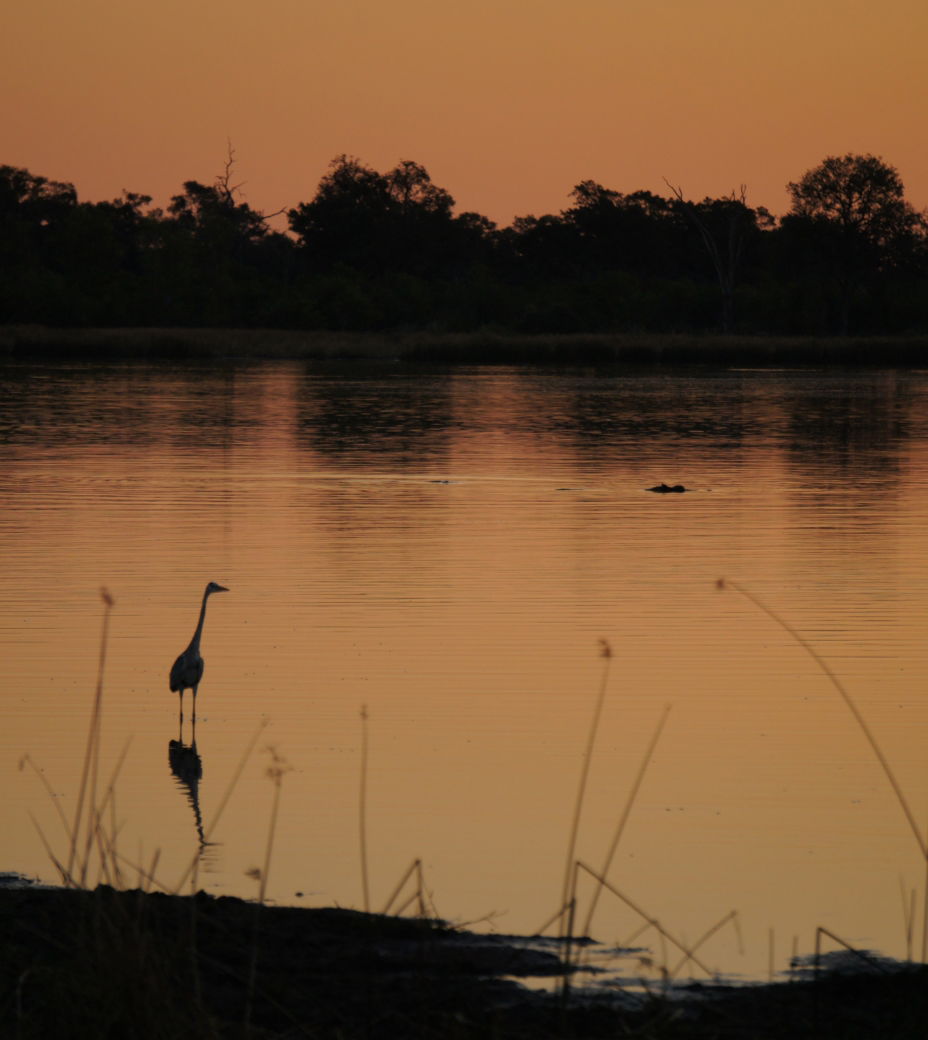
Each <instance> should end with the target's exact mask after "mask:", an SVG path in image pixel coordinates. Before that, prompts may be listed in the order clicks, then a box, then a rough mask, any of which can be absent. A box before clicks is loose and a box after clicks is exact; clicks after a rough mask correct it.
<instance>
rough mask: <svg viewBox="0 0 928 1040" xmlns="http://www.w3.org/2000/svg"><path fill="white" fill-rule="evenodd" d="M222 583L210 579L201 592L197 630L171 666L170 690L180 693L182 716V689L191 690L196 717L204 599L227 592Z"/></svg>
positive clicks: (201, 667) (204, 610)
mask: <svg viewBox="0 0 928 1040" xmlns="http://www.w3.org/2000/svg"><path fill="white" fill-rule="evenodd" d="M228 591H229V590H228V589H227V588H226V587H225V586H224V585H217V584H216V582H214V581H211V582H210V583H209V585H207V586H206V591H205V592H204V593H203V603H202V605H201V606H200V620H199V621H198V622H197V630H196V632H194V633H193V639H191V640H190V645H189V646H188V647H187V649H186V650H185V651H184V652H183V653H182V654H181V655H180V656H179V657H178V658H177V660H176V661H175V662H174V665H173V667H172V668H171V679H170V685H171V692H172V693H178V694H180V717H181V721H183V718H184V690H193V717H194V719H196V717H197V687H198V686H199V685H200V680H201V679H202V678H203V658H202V657H201V656H200V637H201V636H202V635H203V621H204V619H205V618H206V601H207V600H208V599H209V598H210V596H212V594H213V593H214V592H228Z"/></svg>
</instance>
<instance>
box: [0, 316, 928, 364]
mask: <svg viewBox="0 0 928 1040" xmlns="http://www.w3.org/2000/svg"><path fill="white" fill-rule="evenodd" d="M3 358H6V359H8V360H13V361H26V362H28V361H34V360H46V359H48V360H65V361H75V362H77V361H101V360H112V361H135V360H138V361H176V362H182V361H211V362H227V361H241V362H258V361H264V360H314V361H371V362H373V361H399V362H407V363H421V364H548V365H555V364H560V365H570V364H583V365H591V364H592V365H711V366H716V367H730V366H748V367H778V366H784V365H788V366H812V367H822V366H867V367H884V368H893V367H903V368H921V367H925V368H928V337H925V336H912V337H893V336H858V337H844V338H842V337H833V338H826V337H785V336H738V335H730V336H721V335H687V334H667V335H664V334H656V333H654V334H648V333H642V334H633V333H622V334H620V333H615V334H612V333H583V334H576V335H571V334H566V333H564V334H551V335H541V334H538V335H522V334H518V333H507V332H497V331H492V330H487V331H481V332H466V333H463V332H462V333H453V332H435V333H429V332H383V333H375V332H326V331H300V330H288V329H207V328H101V329H73V328H52V327H48V326H37V325H21V326H4V327H0V359H3Z"/></svg>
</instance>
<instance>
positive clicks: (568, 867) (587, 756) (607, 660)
mask: <svg viewBox="0 0 928 1040" xmlns="http://www.w3.org/2000/svg"><path fill="white" fill-rule="evenodd" d="M599 645H600V657H602V658H603V661H604V663H603V671H602V678H601V679H600V683H599V694H598V695H597V698H596V706H595V708H594V709H593V718H592V720H591V722H590V732H589V735H588V736H587V741H586V750H585V751H584V753H583V767H582V768H581V770H580V782H579V784H578V786H577V798H576V801H575V802H574V814H573V819H572V821H571V826H570V838H569V839H568V842H567V861H566V863H565V866H564V885H563V887H562V889H561V904H560V905H561V907H562V908H566V907H567V905H568V902H569V901H570V898H571V877H572V876H573V873H574V860H575V856H574V853H575V851H576V848H577V833H578V831H579V829H580V815H581V813H582V811H583V799H584V797H585V795H586V785H587V780H588V778H589V775H590V763H591V761H592V759H593V747H594V745H595V744H596V733H597V731H598V729H599V718H600V716H601V715H602V711H603V703H604V701H605V699H606V688H607V686H608V684H609V671H610V667H611V665H612V647H611V646H610V645H609V643H608V642H607V641H606V640H605V639H601V640H600V641H599ZM561 913H563V909H562V911H561ZM562 921H563V918H562ZM562 934H563V933H562Z"/></svg>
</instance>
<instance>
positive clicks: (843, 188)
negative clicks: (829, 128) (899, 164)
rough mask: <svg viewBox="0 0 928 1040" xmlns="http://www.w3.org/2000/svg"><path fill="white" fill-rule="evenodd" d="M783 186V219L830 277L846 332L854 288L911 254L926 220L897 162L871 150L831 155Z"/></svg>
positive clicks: (921, 235)
mask: <svg viewBox="0 0 928 1040" xmlns="http://www.w3.org/2000/svg"><path fill="white" fill-rule="evenodd" d="M787 189H788V191H789V193H790V196H791V197H792V209H791V210H790V213H789V214H788V216H787V218H786V221H785V223H786V224H787V227H788V228H789V229H790V230H791V231H792V232H793V233H794V234H795V235H796V237H797V238H798V239H800V241H801V242H802V244H803V245H805V246H806V248H809V249H811V251H812V252H813V253H814V254H815V256H816V258H817V259H818V261H819V262H820V263H821V265H822V267H823V269H824V270H825V271H826V272H827V273H828V274H829V275H830V276H831V277H832V278H833V279H834V282H835V284H836V286H837V290H838V301H839V326H840V331H841V332H842V333H843V334H846V333H847V332H848V330H849V327H850V310H851V304H852V302H853V300H854V297H855V295H856V293H857V292H858V290H859V289H860V288H861V287H862V286H863V285H864V284H866V283H868V282H869V281H871V280H872V279H873V277H874V276H875V275H877V274H879V273H880V272H883V271H886V270H887V269H889V268H891V267H893V266H895V265H898V264H901V263H903V262H904V261H905V260H906V259H907V258H909V257H910V256H911V254H912V252H913V250H914V249H915V248H917V245H918V243H919V240H920V239H922V238H923V237H924V234H925V230H926V225H925V221H924V219H923V218H922V217H921V216H919V214H918V213H916V212H915V210H914V209H913V208H912V206H911V205H910V204H909V203H908V202H906V200H905V191H904V188H903V184H902V179H901V178H900V176H899V173H898V171H897V170H896V169H895V167H893V166H890V165H889V164H888V163H885V162H884V161H883V160H882V159H881V158H879V157H877V156H873V155H854V154H852V153H848V154H847V155H844V156H840V157H838V156H829V157H828V158H826V159H824V160H823V161H822V162H821V163H820V164H819V165H818V166H816V167H815V168H814V169H812V170H808V171H807V172H806V173H805V174H804V175H803V176H802V178H801V179H800V180H799V181H791V182H790V183H789V184H788V185H787ZM790 221H791V222H792V227H791V228H790V224H789V222H790Z"/></svg>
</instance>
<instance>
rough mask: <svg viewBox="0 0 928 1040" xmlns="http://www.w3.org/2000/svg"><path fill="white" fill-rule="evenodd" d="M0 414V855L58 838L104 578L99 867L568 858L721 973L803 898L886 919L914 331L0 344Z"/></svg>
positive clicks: (494, 881) (923, 795)
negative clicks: (609, 351)
mask: <svg viewBox="0 0 928 1040" xmlns="http://www.w3.org/2000/svg"><path fill="white" fill-rule="evenodd" d="M0 437H2V459H3V463H2V467H0V507H2V508H0V558H2V567H0V647H2V656H3V661H4V680H3V694H2V701H0V713H2V731H0V752H2V757H0V783H2V785H3V790H4V792H5V796H4V798H3V800H2V803H0V835H2V838H0V842H2V853H3V856H2V862H0V867H2V868H3V869H7V870H15V871H20V872H22V873H25V874H28V875H31V876H37V877H40V878H42V879H45V880H48V881H54V880H56V879H57V873H56V870H55V867H54V864H53V861H52V856H53V855H54V856H57V857H58V858H59V859H65V860H66V859H67V856H68V840H67V837H66V834H65V830H64V826H63V824H62V822H61V820H60V819H59V815H58V813H57V809H58V808H60V809H61V810H62V813H63V816H64V818H65V819H66V820H68V821H73V819H74V814H75V811H76V808H77V801H78V791H79V789H80V782H81V774H82V767H83V762H84V753H85V745H86V739H87V733H88V726H89V717H90V709H91V705H92V701H93V695H94V690H95V687H96V682H97V671H98V663H99V657H100V643H101V632H102V625H103V615H104V604H103V601H102V599H101V597H100V592H99V589H100V587H101V586H105V587H106V588H107V589H108V590H109V592H110V594H111V595H112V597H113V599H114V600H115V606H114V607H113V610H112V613H111V615H110V619H109V631H108V641H107V650H106V660H105V672H104V682H103V722H102V742H101V750H100V759H99V779H98V781H97V783H98V789H100V790H102V789H103V788H104V787H105V785H106V784H108V783H109V778H110V776H111V775H112V774H113V772H114V770H116V768H117V763H118V762H119V760H120V756H121V755H122V754H123V753H124V752H125V757H124V758H123V759H122V762H121V765H119V767H118V773H117V775H116V780H115V783H114V785H113V790H114V792H115V795H114V798H113V799H112V801H111V803H110V804H109V805H108V808H107V814H106V815H107V824H106V826H107V828H109V831H108V832H109V833H111V834H115V835H116V837H115V839H114V845H115V847H116V850H117V854H118V856H119V857H120V859H119V862H120V863H121V864H122V868H123V870H124V877H123V881H124V882H125V883H127V884H132V885H134V884H136V883H138V877H139V869H140V867H141V866H142V865H144V869H145V871H146V872H148V873H150V874H152V875H154V878H155V881H154V884H157V885H161V886H163V887H165V888H167V889H169V890H170V889H173V888H175V887H176V886H177V885H178V884H180V885H182V886H183V887H184V890H187V889H188V888H189V880H187V879H186V876H187V868H188V866H189V865H190V864H191V862H192V861H193V860H196V863H197V871H198V873H197V882H196V883H197V884H198V885H199V886H200V887H203V888H204V889H206V890H207V891H209V892H213V893H215V894H224V893H229V894H236V895H241V896H245V897H254V896H257V894H258V892H259V884H260V882H259V881H258V880H256V878H255V872H256V870H260V871H263V872H264V874H265V876H264V883H265V885H266V895H267V897H268V898H269V899H272V900H274V901H277V902H279V903H290V904H297V905H340V906H355V907H361V908H363V907H365V906H369V907H370V908H372V909H376V910H379V909H383V908H384V907H385V906H386V905H387V904H388V902H389V901H390V899H391V895H392V893H393V891H394V889H395V888H396V887H397V885H398V884H399V882H400V881H401V880H402V879H403V877H404V875H405V874H406V873H407V871H408V869H409V868H410V867H411V865H412V864H413V863H414V862H415V861H417V860H419V861H421V877H422V882H423V888H424V894H425V898H426V900H427V903H428V906H429V908H430V910H431V911H432V912H435V913H437V914H439V915H441V916H443V917H445V918H446V919H449V920H451V921H454V922H459V923H462V924H467V925H469V926H473V927H476V928H477V929H490V930H496V931H499V932H503V933H519V934H527V933H531V932H534V931H535V930H537V929H539V928H541V927H542V926H543V925H545V923H546V922H547V921H548V920H549V919H550V918H551V917H552V915H554V914H556V912H557V910H558V907H559V905H560V903H561V899H562V895H563V891H564V877H565V868H566V865H567V862H568V859H569V860H571V861H573V860H574V859H579V860H581V861H583V862H584V863H585V864H587V865H588V866H589V867H591V868H592V869H593V870H594V871H596V872H604V873H605V874H606V876H607V879H608V881H609V886H610V887H609V889H607V890H606V891H605V892H604V893H603V894H602V895H601V897H600V898H599V900H598V903H597V905H596V912H595V916H594V918H593V920H592V922H591V923H590V931H591V933H592V934H593V935H594V936H595V937H596V938H597V939H599V940H601V941H603V942H604V943H606V944H621V943H626V942H628V941H629V940H632V941H633V942H634V943H635V944H636V945H641V946H645V947H647V948H648V949H649V951H650V957H651V959H652V961H653V963H654V964H655V965H656V966H657V967H658V968H659V967H660V965H661V964H668V965H673V964H674V963H676V961H677V959H678V955H677V952H676V950H675V949H673V948H672V946H671V945H669V943H668V940H666V939H662V938H661V937H660V936H659V934H658V932H657V931H656V929H655V928H654V927H653V926H652V927H650V928H646V929H645V931H644V932H643V934H641V935H639V936H637V937H635V934H636V932H637V930H638V929H639V927H640V926H641V925H642V923H643V921H644V918H651V919H655V920H658V921H659V922H660V924H661V925H662V926H663V927H664V928H665V929H666V931H667V932H670V933H671V934H672V935H673V936H675V937H677V938H678V939H679V940H680V941H681V942H682V943H683V944H684V945H686V944H694V943H696V942H697V941H698V940H699V939H700V937H701V936H702V935H703V933H705V932H706V931H707V930H709V929H711V928H712V927H713V926H714V925H715V924H716V923H717V922H720V921H722V920H723V918H724V917H725V915H727V914H728V913H729V912H730V911H737V925H738V926H737V927H735V925H734V924H733V923H731V922H729V923H726V924H724V925H723V926H722V927H721V928H720V929H719V930H718V932H717V933H716V934H715V935H713V936H712V937H710V938H709V939H707V940H706V941H705V942H704V943H703V944H702V945H701V946H700V947H699V957H700V959H701V961H702V962H703V963H704V964H706V965H708V966H709V967H711V968H712V969H713V970H719V971H721V972H724V973H726V974H730V975H741V976H744V977H748V978H758V977H765V976H766V975H767V973H768V972H769V971H770V970H771V969H772V970H775V971H781V970H783V969H784V968H785V967H786V966H787V963H788V961H789V958H790V955H791V954H792V953H793V952H794V950H798V951H799V952H808V951H809V950H811V949H812V947H813V945H814V942H815V934H816V929H817V928H818V927H820V926H821V927H824V928H827V929H828V930H829V932H831V933H833V934H834V935H837V936H839V937H840V938H841V939H843V940H844V941H846V942H848V943H850V944H852V945H854V946H856V947H861V948H869V949H878V950H881V951H882V952H884V953H886V954H889V955H892V956H895V957H905V956H908V955H910V954H911V955H914V956H916V957H920V956H921V952H922V915H923V895H924V891H925V876H926V871H925V857H924V855H923V852H922V848H923V843H924V840H925V838H924V835H925V830H926V826H928V763H926V760H925V752H924V748H925V734H926V732H928V694H926V688H928V684H926V679H928V651H926V645H925V639H924V629H925V618H926V616H928V551H926V550H928V542H926V537H928V373H922V372H896V371H876V370H874V371H869V370H868V371H866V372H853V371H851V372H837V371H814V370H804V371H798V370H797V371H769V370H767V371H761V370H758V371H747V370H743V371H733V370H729V371H713V372H701V371H691V372H675V371H665V370H654V371H642V372H634V371H632V372H629V371H626V370H615V369H599V370H594V369H583V370H580V369H577V370H573V369H570V370H564V369H532V368H504V367H486V368H449V369H444V368H436V367H432V368H423V369H417V368H411V367H409V366H405V365H400V364H395V365H389V366H382V367H376V366H375V367H371V366H363V365H361V364H355V365H336V364H331V363H329V364H314V363H302V362H301V363H284V362H282V363H274V364H263V365H233V364H230V365H226V366H222V367H210V366H204V367H191V366H187V367H172V366H168V365H98V364H93V365H89V364H88V365H67V364H54V365H19V366H9V365H8V366H5V367H3V368H2V370H0ZM662 481H666V482H667V483H668V484H677V483H681V484H684V485H685V486H686V488H687V491H686V493H683V494H655V493H652V492H649V491H648V490H646V489H647V488H649V487H652V486H654V485H656V484H659V483H660V482H662ZM723 577H724V578H726V579H728V581H729V582H734V583H735V587H731V586H729V587H728V588H727V589H724V590H720V589H719V588H718V587H717V581H718V579H719V578H723ZM210 580H213V581H217V582H220V583H221V584H223V585H225V586H228V587H229V589H230V591H229V592H228V593H224V594H217V595H215V596H213V597H212V598H211V600H210V602H209V608H208V613H207V618H206V625H205V630H204V636H203V644H202V650H203V656H204V658H205V659H206V671H205V676H204V679H203V683H202V686H201V687H200V693H199V699H198V704H197V711H198V718H197V726H196V731H195V733H194V732H193V730H192V728H191V719H190V703H189V701H190V695H189V693H188V695H187V717H186V719H185V721H184V723H183V728H181V725H180V723H179V719H178V699H177V696H176V695H175V694H172V693H170V692H169V690H168V682H167V676H168V671H169V669H170V666H171V663H172V661H173V660H174V657H175V656H176V655H177V654H178V653H179V652H180V651H181V650H182V649H183V648H184V646H185V645H186V644H187V642H188V641H189V639H190V637H191V635H192V634H193V630H194V627H195V625H196V621H197V614H198V611H199V606H200V598H201V596H202V592H203V588H204V586H205V585H206V583H207V582H208V581H210ZM739 589H744V590H746V591H747V592H748V593H750V595H751V596H753V597H756V598H758V599H759V600H760V601H761V603H762V604H765V605H766V606H767V607H769V608H770V609H771V610H773V611H774V612H775V613H776V614H777V616H778V617H779V618H781V619H782V620H783V621H785V622H786V623H787V624H788V625H790V626H792V628H793V629H794V630H795V631H796V632H797V633H798V634H799V635H800V636H801V637H802V638H803V639H804V640H806V641H807V643H808V645H809V646H810V647H811V648H812V649H813V650H814V651H815V652H816V653H817V654H819V655H820V657H821V659H822V661H823V662H824V664H825V665H826V666H827V667H828V668H830V669H831V670H832V671H833V673H834V675H835V677H836V678H837V679H838V680H839V681H840V682H841V683H842V684H843V686H844V688H845V690H846V692H847V694H848V696H849V697H850V698H851V701H852V703H853V707H854V708H856V709H857V710H858V711H859V713H860V716H861V718H862V719H863V720H864V721H865V722H866V724H867V726H868V727H869V731H870V733H871V736H872V737H873V740H874V741H875V742H876V743H877V745H878V746H879V749H880V751H881V753H882V754H883V755H884V756H885V760H886V762H887V763H888V765H889V767H890V768H891V770H892V771H893V774H894V777H895V780H896V783H897V784H898V787H899V791H900V792H901V794H902V797H903V798H904V799H905V800H906V802H907V805H908V809H909V812H910V814H911V815H910V817H907V815H906V812H905V810H904V809H903V807H902V805H901V799H900V797H899V796H898V795H897V794H896V793H894V791H893V788H892V786H891V783H890V781H889V779H888V778H887V775H886V771H885V770H884V768H883V767H882V766H881V764H880V762H879V760H878V758H877V755H876V754H875V752H874V749H873V747H872V746H871V744H870V743H869V741H868V739H867V736H866V734H865V733H864V731H863V728H862V726H861V725H860V721H859V720H858V719H857V718H855V716H854V714H853V711H852V709H851V707H850V706H849V705H848V704H847V703H846V702H845V700H844V699H842V696H841V694H840V693H839V692H838V691H837V689H836V688H835V686H834V684H833V683H832V682H831V681H830V680H829V679H828V677H827V676H826V675H825V674H824V673H823V671H822V668H821V667H820V666H819V665H818V664H817V663H816V662H815V661H814V660H813V659H812V657H811V656H810V655H809V653H808V652H807V651H806V650H805V649H804V648H803V647H802V646H801V645H800V644H799V642H798V641H797V640H796V639H795V638H793V637H792V636H791V635H790V634H789V633H788V632H787V631H786V630H785V629H784V628H783V627H782V626H781V625H779V624H778V623H777V621H776V620H775V619H773V618H771V617H770V616H769V615H768V614H766V613H765V612H764V610H763V609H762V608H761V607H759V606H758V605H757V604H756V603H754V602H752V601H751V599H750V598H749V597H748V596H746V595H744V594H742V592H740V591H739ZM603 641H605V643H604V642H603ZM604 646H608V648H609V652H610V653H611V656H610V657H605V656H603V650H604ZM601 691H602V693H603V699H602V703H601V711H600V712H599V716H598V727H597V730H596V733H595V739H594V740H592V741H591V738H590V734H591V725H592V722H593V719H594V716H595V715H596V714H597V703H598V698H599V695H600V693H601ZM668 706H669V714H666V719H665V721H664V724H663V728H662V729H661V731H660V733H659V736H657V738H656V744H655V745H654V748H653V752H652V753H651V754H650V755H648V754H647V751H648V747H649V745H651V744H652V742H653V741H654V740H655V735H656V733H657V730H658V727H659V725H660V724H661V720H662V719H664V716H665V713H667V711H668ZM362 712H363V713H364V714H365V715H366V719H364V718H362ZM194 742H195V750H194V748H193V745H194ZM253 742H254V749H253V751H252V752H251V753H250V754H248V748H249V746H250V745H251V744H252V743H253ZM588 752H589V755H588ZM243 760H244V765H243V766H242V767H241V769H240V763H241V762H242V761H243ZM585 764H588V772H585ZM280 766H282V767H283V773H282V775H279V782H280V787H279V788H277V787H276V786H275V781H274V776H273V774H274V771H275V767H280ZM239 769H240V772H239ZM269 771H270V773H271V774H272V775H270V776H269V775H268V774H269ZM198 773H202V775H201V776H198ZM583 777H585V781H584V786H583V792H582V795H583V796H582V805H581V812H580V816H579V822H578V826H577V833H576V842H575V844H573V845H572V843H571V840H570V835H571V822H572V819H573V818H574V811H575V806H576V805H577V802H578V791H579V788H580V785H581V779H582V778H583ZM362 782H363V785H364V802H363V814H362V804H361V789H362ZM278 794H279V802H278V804H277V809H276V812H275V795H278ZM623 816H627V821H626V823H625V826H624V829H622V831H621V834H617V829H618V827H619V824H620V821H621V820H622V818H623ZM272 827H273V843H272V846H271V847H270V856H269V857H268V848H269V845H268V839H269V834H270V832H271V830H272ZM40 831H41V835H40ZM362 836H363V850H364V851H363V857H362ZM204 838H205V839H208V842H209V843H208V844H204V842H203V840H202V839H204ZM46 844H47V845H48V846H49V848H48V849H46V847H45V846H46ZM613 845H614V846H615V847H614V851H612V853H611V854H610V847H611V846H613ZM49 850H50V851H49ZM571 850H572V851H571ZM362 861H363V863H364V864H366V874H365V872H364V870H363V869H362ZM418 876H419V875H418V874H416V873H415V872H414V873H413V877H412V879H411V880H410V882H409V883H408V884H407V885H406V886H404V888H403V892H402V894H401V895H399V896H398V897H397V899H396V900H395V901H394V902H393V904H392V905H393V908H394V909H395V908H397V907H399V906H400V905H401V904H402V903H404V902H405V901H406V899H407V897H408V896H409V895H411V894H412V891H413V889H412V887H411V886H412V882H413V881H414V880H415V878H416V877H418ZM87 880H88V882H90V883H92V882H95V881H96V880H97V870H96V868H95V867H94V866H93V860H91V868H90V872H89V874H88V878H87ZM146 883H148V884H151V883H152V882H146ZM592 894H593V883H592V880H591V877H590V875H589V874H588V873H587V872H586V871H585V870H581V871H580V877H579V881H578V887H577V899H578V913H579V916H580V919H581V923H583V920H584V918H585V917H586V915H587V910H588V907H589V905H590V899H591V897H592ZM831 942H832V941H831V940H828V943H831ZM826 945H827V944H826ZM629 970H631V971H633V972H635V971H644V970H645V968H644V966H643V965H642V964H639V963H638V962H635V965H634V967H633V968H630V969H629ZM688 970H690V969H689V968H688V969H687V971H688ZM692 970H693V971H694V974H695V975H696V976H697V977H698V976H699V975H700V971H699V970H698V969H695V968H693V969H692Z"/></svg>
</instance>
